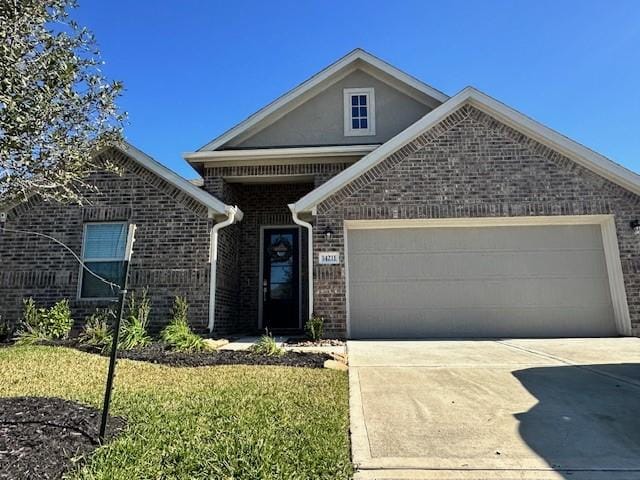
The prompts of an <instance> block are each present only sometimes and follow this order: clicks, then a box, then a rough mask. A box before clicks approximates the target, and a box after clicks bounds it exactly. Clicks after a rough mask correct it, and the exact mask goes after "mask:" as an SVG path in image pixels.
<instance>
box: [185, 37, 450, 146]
mask: <svg viewBox="0 0 640 480" xmlns="http://www.w3.org/2000/svg"><path fill="white" fill-rule="evenodd" d="M356 69H360V70H364V71H366V72H367V73H368V74H371V75H374V76H375V77H376V78H378V79H379V80H381V81H383V82H385V83H387V84H389V85H394V86H395V87H396V88H400V89H403V90H406V91H407V92H411V94H412V95H414V97H415V98H416V99H418V100H419V101H421V102H423V103H424V104H425V105H427V106H428V107H429V108H434V107H437V106H438V105H440V104H441V103H442V102H445V101H446V100H447V99H448V98H449V97H448V96H447V95H445V94H444V93H442V92H440V91H438V90H436V89H435V88H433V87H431V86H429V85H427V84H425V83H424V82H421V81H420V80H418V79H416V78H414V77H412V76H411V75H408V74H406V73H405V72H403V71H401V70H399V69H398V68H396V67H394V66H392V65H390V64H388V63H386V62H384V61H382V60H380V59H379V58H377V57H375V56H374V55H371V54H370V53H368V52H365V51H364V50H362V49H360V48H357V49H355V50H353V51H351V52H349V53H348V54H347V55H345V56H344V57H342V58H340V59H339V60H337V61H336V62H334V63H333V64H331V65H329V66H328V67H326V68H325V69H323V70H321V71H320V72H318V73H317V74H315V75H313V76H312V77H310V78H309V79H307V80H306V81H304V82H303V83H301V84H300V85H298V86H297V87H295V88H293V89H292V90H290V91H288V92H287V93H285V94H284V95H282V96H280V97H279V98H277V99H276V100H274V101H273V102H271V103H270V104H268V105H267V106H265V107H264V108H262V109H260V110H258V111H257V112H256V113H254V114H253V115H251V116H250V117H248V118H247V119H246V120H244V121H242V122H240V123H238V124H237V125H235V126H234V127H232V128H231V129H229V130H227V131H226V132H224V133H223V134H222V135H220V136H218V137H216V138H214V139H213V140H211V141H210V142H209V143H207V144H206V145H204V146H203V147H201V148H200V149H198V152H202V151H213V150H219V149H223V148H225V146H228V145H232V144H235V145H237V144H239V143H241V142H242V141H244V140H245V139H247V138H249V137H250V136H252V135H254V134H255V133H256V132H258V131H261V130H262V129H264V128H266V127H267V126H268V125H271V124H273V123H274V122H275V121H277V120H278V119H280V118H282V117H283V116H284V115H286V114H287V113H289V112H291V111H292V110H294V109H295V108H297V107H299V106H300V105H302V104H303V103H305V102H306V101H308V100H309V99H311V98H313V97H315V96H316V95H318V94H319V93H320V92H322V91H324V90H325V89H327V88H328V87H330V86H331V85H333V84H334V83H335V82H337V81H339V80H340V79H342V78H344V77H345V76H347V75H348V74H350V73H352V72H353V71H354V70H356Z"/></svg>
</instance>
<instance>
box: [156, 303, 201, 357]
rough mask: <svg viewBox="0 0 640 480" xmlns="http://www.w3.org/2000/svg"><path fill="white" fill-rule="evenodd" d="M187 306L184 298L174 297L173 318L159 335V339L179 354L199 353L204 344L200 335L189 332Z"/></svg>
mask: <svg viewBox="0 0 640 480" xmlns="http://www.w3.org/2000/svg"><path fill="white" fill-rule="evenodd" d="M188 311H189V304H188V303H187V300H186V299H185V298H184V297H176V299H175V301H174V303H173V316H172V318H171V322H170V323H169V325H167V326H166V327H165V329H164V330H162V332H161V333H160V337H161V338H162V340H164V341H165V342H166V343H167V344H168V345H169V346H170V347H171V348H172V349H173V350H177V351H179V352H201V351H203V350H205V349H206V344H205V343H204V340H203V339H202V337H200V335H197V334H195V333H193V331H191V327H189V321H188V316H187V313H188Z"/></svg>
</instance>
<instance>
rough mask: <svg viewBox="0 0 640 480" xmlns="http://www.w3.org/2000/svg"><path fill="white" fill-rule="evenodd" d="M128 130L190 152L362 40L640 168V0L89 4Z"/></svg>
mask: <svg viewBox="0 0 640 480" xmlns="http://www.w3.org/2000/svg"><path fill="white" fill-rule="evenodd" d="M72 16H73V18H74V19H76V20H77V21H78V22H79V23H80V24H81V25H83V26H86V27H88V28H89V29H90V30H92V31H93V32H94V33H95V35H96V38H97V41H98V44H99V46H100V50H101V52H102V57H103V60H104V61H105V62H106V64H105V66H104V72H105V74H106V75H107V77H109V78H111V79H117V80H121V81H123V82H124V85H125V89H126V91H125V93H124V94H123V96H122V98H121V99H120V102H119V103H120V105H121V108H122V109H123V110H125V111H126V112H128V115H129V118H128V125H127V127H126V130H125V135H126V138H127V140H128V141H129V142H131V143H132V144H134V145H135V146H136V147H138V148H140V149H141V150H143V151H145V152H146V153H148V154H149V155H151V156H153V157H154V158H155V159H157V160H158V161H160V162H162V163H164V164H165V165H167V166H168V167H170V168H172V169H173V170H175V171H176V172H178V173H180V174H181V175H183V176H185V177H187V178H195V177H196V176H197V174H196V173H195V172H194V171H193V170H192V169H191V168H190V167H189V165H188V164H187V163H186V162H185V161H184V160H183V159H182V153H184V152H187V151H195V150H197V149H198V148H200V147H201V146H203V145H204V144H206V143H208V142H209V141H210V140H212V139H213V138H215V137H217V136H218V135H219V134H221V133H222V132H224V131H226V130H227V129H229V128H231V127H233V126H234V125H235V124H236V123H238V122H240V121H242V120H244V119H245V118H246V117H247V116H249V115H251V114H252V113H254V112H255V111H256V110H258V109H260V108H262V107H263V106H265V105H266V104H267V103H269V102H271V101H272V100H274V99H275V98H276V97H278V96H280V95H281V94H283V93H284V92H286V91H287V90H289V89H291V88H293V87H295V86H296V85H298V84H299V83H301V82H303V81H304V80H306V79H307V78H308V77H310V76H311V75H313V74H315V73H317V72H318V71H319V70H321V69H323V68H324V67H326V66H328V65H329V64H330V63H332V62H334V61H335V60H337V59H338V58H340V57H342V56H343V55H345V54H346V53H348V52H349V51H351V50H353V49H354V48H356V47H360V48H364V49H365V50H367V51H368V52H370V53H372V54H374V55H376V56H378V57H380V58H381V59H383V60H385V61H387V62H389V63H391V64H392V65H394V66H396V67H398V68H400V69H401V70H404V71H405V72H407V73H409V74H411V75H413V76H415V77H417V78H419V79H420V80H422V81H423V82H425V83H427V84H429V85H431V86H433V87H435V88H437V89H438V90H441V91H443V92H444V93H446V94H448V95H454V94H455V93H457V92H458V91H460V90H461V89H463V88H464V87H465V86H467V85H472V86H474V87H476V88H478V89H480V90H482V91H483V92H485V93H487V94H489V95H491V96H492V97H494V98H496V99H498V100H500V101H502V102H504V103H506V104H507V105H509V106H511V107H513V108H515V109H517V110H519V111H521V112H522V113H524V114H526V115H528V116H530V117H532V118H534V119H536V120H538V121H539V122H542V123H543V124H545V125H547V126H548V127H551V128H553V129H555V130H557V131H559V132H560V133H562V134H564V135H566V136H568V137H570V138H572V139H573V140H576V141H578V142H580V143H582V144H584V145H586V146H587V147H589V148H591V149H593V150H596V151H597V152H599V153H601V154H603V155H605V156H607V157H609V158H611V159H612V160H614V161H616V162H618V163H620V164H622V165H624V166H626V167H627V168H630V169H632V170H634V171H636V172H640V88H639V87H640V0H615V1H614V0H598V1H593V0H553V1H551V0H531V1H524V0H511V1H507V0H500V1H499V0H483V1H472V0H469V1H456V0H453V1H452V0H446V1H430V0H422V1H406V0H395V1H389V0H368V1H366V2H363V1H358V2H356V1H349V0H341V1H339V0H336V1H334V0H308V1H305V0H297V1H291V2H285V1H277V0H268V1H265V0H262V1H241V0H234V1H232V2H230V1H224V2H222V1H197V0H180V1H178V2H176V1H168V0H154V1H148V0H109V1H104V0H79V7H78V8H77V9H76V10H74V12H73V15H72Z"/></svg>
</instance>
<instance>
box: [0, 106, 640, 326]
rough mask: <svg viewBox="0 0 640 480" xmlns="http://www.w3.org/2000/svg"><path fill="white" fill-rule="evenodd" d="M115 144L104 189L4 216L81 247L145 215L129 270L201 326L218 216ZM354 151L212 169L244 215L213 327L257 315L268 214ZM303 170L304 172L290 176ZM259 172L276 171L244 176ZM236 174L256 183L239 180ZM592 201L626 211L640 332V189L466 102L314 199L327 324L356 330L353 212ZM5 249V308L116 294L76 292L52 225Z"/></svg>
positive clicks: (86, 309) (576, 209)
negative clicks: (350, 289)
mask: <svg viewBox="0 0 640 480" xmlns="http://www.w3.org/2000/svg"><path fill="white" fill-rule="evenodd" d="M108 155H109V158H110V159H111V160H112V161H114V162H116V163H120V164H121V165H122V166H123V167H124V168H123V170H124V173H123V174H122V175H121V176H118V175H116V174H114V173H109V172H98V173H95V174H94V175H93V176H92V178H91V183H93V184H94V185H95V186H96V187H97V192H93V193H89V194H88V198H89V203H88V204H87V205H85V206H69V205H59V204H55V203H52V202H41V201H37V200H31V201H29V202H26V203H25V204H22V205H20V206H18V207H16V208H14V209H13V210H12V211H10V212H9V219H8V223H7V227H8V228H15V229H22V230H32V231H38V232H42V233H46V234H49V235H52V236H54V237H56V238H58V239H59V240H61V241H63V242H64V243H66V244H67V245H69V246H70V247H71V248H72V249H73V250H74V251H76V252H80V250H81V245H82V231H83V223H86V222H91V221H114V220H130V221H132V222H134V223H136V224H137V226H138V231H137V242H136V244H135V253H134V257H133V261H132V265H131V269H132V271H131V284H132V287H133V288H134V289H139V288H142V287H144V286H148V287H149V289H150V295H151V299H152V304H153V306H152V318H151V321H152V325H153V329H154V330H158V329H159V328H160V327H161V326H162V325H164V324H165V323H166V322H167V320H168V318H169V310H170V307H171V303H172V301H173V297H174V296H175V295H184V296H186V297H187V299H188V301H189V303H190V313H191V315H190V319H191V321H192V323H193V325H194V327H195V328H196V329H197V330H199V331H205V329H206V326H207V321H208V305H209V268H210V264H209V261H208V260H209V241H210V229H211V227H212V225H213V221H212V220H210V219H208V216H207V209H206V207H204V206H202V205H201V204H200V203H198V202H196V201H195V200H193V199H192V198H191V197H189V196H188V195H186V194H185V193H184V192H182V191H181V190H179V189H176V188H175V187H173V186H171V185H169V184H167V183H166V182H165V181H163V180H162V179H160V178H159V177H158V176H156V175H155V174H153V173H151V172H149V171H147V170H146V169H144V168H143V167H142V166H141V165H139V164H138V163H136V162H134V161H133V160H131V159H130V158H128V157H127V156H126V155H124V154H122V153H120V152H118V151H115V150H114V151H111V152H110V153H109V154H108ZM351 163H352V162H351V161H344V162H340V163H328V162H320V161H318V162H317V163H304V164H303V163H301V164H290V163H287V164H285V163H282V164H272V165H259V166H233V167H229V166H222V167H206V168H205V169H204V171H203V177H204V189H205V190H206V191H208V192H209V193H211V194H212V195H214V196H216V197H217V198H219V199H221V200H222V201H224V202H225V203H227V204H229V205H238V206H239V207H240V209H241V210H242V211H243V213H244V218H243V219H242V221H241V222H240V223H238V224H235V225H231V226H229V227H226V228H224V229H222V230H220V234H219V247H218V264H217V283H216V285H217V288H216V306H215V308H216V315H215V318H216V324H215V331H214V334H216V335H223V334H228V333H233V332H239V331H254V330H255V329H256V328H257V326H258V317H259V301H260V297H259V292H260V290H259V289H260V287H261V279H260V278H259V271H260V243H261V241H262V240H261V238H260V231H261V227H263V226H285V225H287V226H288V225H294V223H293V220H292V216H291V213H290V211H289V209H288V207H287V205H288V204H289V203H293V202H295V201H297V200H298V199H300V198H301V197H302V196H304V195H305V194H307V193H308V192H310V191H311V190H313V189H314V188H317V187H318V186H320V185H321V184H323V183H324V182H326V181H327V180H329V179H330V178H331V177H333V176H334V175H336V174H337V173H339V172H340V171H342V170H344V169H345V168H347V167H348V166H349V165H351ZM295 176H298V177H299V180H300V181H299V182H295V183H291V181H290V179H291V178H292V177H295ZM249 177H255V178H256V182H257V181H259V180H258V177H263V178H264V180H263V182H266V180H267V179H268V183H261V184H259V183H253V182H248V183H247V178H249ZM278 177H282V181H281V182H278ZM238 179H240V180H241V181H243V182H245V183H235V182H238V181H239V180H238ZM287 182H288V183H287ZM587 214H613V215H614V216H615V220H616V227H617V234H618V243H619V249H620V256H621V262H622V269H623V274H624V281H625V288H626V293H627V300H628V304H629V312H630V316H631V319H632V326H633V332H634V334H635V335H640V300H639V296H638V295H639V293H640V256H639V255H638V251H639V249H640V240H639V239H638V237H636V236H634V235H633V232H632V231H631V229H630V228H629V223H630V221H631V220H634V219H636V218H638V217H640V197H638V196H636V195H635V194H632V193H630V192H628V191H627V190H625V189H623V188H622V187H620V186H618V185H616V184H614V183H612V182H610V181H608V180H606V179H604V178H602V177H600V176H598V175H596V174H594V173H593V172H591V171H589V170H587V169H585V168H583V167H581V166H580V165H578V164H576V163H575V162H574V161H572V160H570V159H569V158H566V157H564V156H563V155H561V154H559V153H557V152H554V151H552V150H550V149H549V148H547V147H545V146H543V145H541V144H539V143H537V142H536V141H534V140H532V139H530V138H527V137H525V136H523V135H522V134H520V133H518V132H517V131H515V130H513V129H511V128H510V127H508V126H506V125H504V124H501V123H500V122H498V121H496V120H495V119H493V118H491V117H489V116H487V115H486V114H484V113H482V112H481V111H479V110H477V109H475V108H473V107H471V106H463V107H461V108H460V109H458V110H457V111H455V112H454V113H452V114H451V115H449V116H448V117H447V118H445V119H444V120H443V121H442V122H440V123H439V124H438V125H436V126H434V127H433V128H431V129H430V130H429V131H427V132H426V133H424V134H423V135H421V136H420V137H419V138H417V139H415V140H414V141H412V142H410V143H409V144H408V145H405V146H404V147H402V148H401V149H399V150H398V151H397V152H395V153H394V154H392V155H391V156H389V157H388V158H387V159H385V160H384V161H382V162H380V163H379V164H377V165H376V166H375V167H373V168H372V169H371V170H369V171H368V172H367V173H366V174H365V175H362V176H360V177H358V178H357V179H355V180H354V181H352V182H351V183H350V184H348V185H346V186H345V187H343V188H342V189H341V190H339V191H338V192H336V193H334V194H333V195H332V196H330V197H329V198H327V199H326V200H325V201H323V202H322V203H321V204H319V205H318V206H317V215H316V216H315V218H314V220H313V223H314V239H313V240H314V252H315V253H314V273H313V274H314V289H315V291H314V299H315V302H314V303H315V305H314V310H315V311H316V312H317V313H319V314H321V315H323V316H324V317H325V318H326V320H327V325H326V334H327V335H328V336H339V337H343V336H345V335H346V304H345V302H346V298H345V261H346V259H345V254H344V253H345V252H344V237H343V222H344V220H358V219H396V218H398V219H410V218H424V219H428V218H465V217H500V216H504V217H507V216H509V217H513V216H539V215H587ZM327 227H329V228H331V230H332V231H333V233H334V234H333V236H332V238H331V239H330V240H326V239H325V237H324V234H323V232H324V230H325V228H327ZM307 242H308V238H307V232H306V229H301V236H300V249H301V253H302V259H301V266H302V275H301V279H300V286H301V289H302V298H303V304H302V306H301V310H302V321H303V322H304V321H305V320H306V315H307V305H306V303H305V302H306V301H307V299H308V292H307V278H308V277H307V275H308V272H307ZM334 250H337V251H339V252H340V253H341V264H340V265H322V266H321V265H318V263H317V262H318V256H317V253H318V252H320V251H334ZM0 261H1V269H0V313H1V314H2V315H3V316H5V317H7V318H10V319H13V320H18V318H19V316H20V311H21V301H22V299H23V298H25V297H29V296H33V297H34V298H35V299H36V301H38V302H39V303H42V304H44V305H50V304H52V303H53V302H55V301H56V300H59V299H60V298H68V299H70V300H71V305H72V309H73V314H74V316H75V318H76V320H82V319H83V318H84V317H85V316H86V315H88V314H89V313H91V312H92V311H93V310H94V309H95V308H96V307H98V306H104V305H105V304H104V303H99V302H89V301H82V300H77V299H76V296H77V288H78V273H79V267H78V264H77V263H76V262H75V260H73V258H72V257H71V256H70V255H68V254H67V253H66V252H65V251H64V250H60V249H57V248H55V247H54V246H53V245H52V244H51V242H50V241H48V240H46V239H42V238H34V237H25V236H21V235H18V234H11V233H5V234H4V235H3V236H2V237H1V238H0Z"/></svg>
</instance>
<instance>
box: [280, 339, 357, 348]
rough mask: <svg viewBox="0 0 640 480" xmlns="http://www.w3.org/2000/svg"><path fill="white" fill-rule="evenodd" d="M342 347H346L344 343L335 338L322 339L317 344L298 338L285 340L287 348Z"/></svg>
mask: <svg viewBox="0 0 640 480" xmlns="http://www.w3.org/2000/svg"><path fill="white" fill-rule="evenodd" d="M344 345H346V342H345V341H344V340H338V339H337V338H323V339H320V340H318V341H317V342H314V341H313V340H309V339H308V338H300V337H298V338H295V337H292V338H288V339H287V346H289V347H342V346H344Z"/></svg>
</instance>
